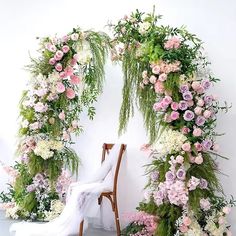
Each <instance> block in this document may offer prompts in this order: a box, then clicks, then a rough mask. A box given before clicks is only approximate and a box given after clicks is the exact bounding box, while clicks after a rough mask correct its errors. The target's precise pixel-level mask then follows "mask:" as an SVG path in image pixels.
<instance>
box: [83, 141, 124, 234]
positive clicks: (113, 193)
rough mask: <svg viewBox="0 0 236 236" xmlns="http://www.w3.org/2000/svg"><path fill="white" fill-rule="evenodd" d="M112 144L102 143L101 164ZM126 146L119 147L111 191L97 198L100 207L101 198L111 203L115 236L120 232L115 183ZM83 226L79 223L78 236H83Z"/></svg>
mask: <svg viewBox="0 0 236 236" xmlns="http://www.w3.org/2000/svg"><path fill="white" fill-rule="evenodd" d="M113 146H114V144H111V143H104V144H103V146H102V149H103V150H102V162H103V161H104V160H105V158H106V154H108V153H109V150H110V149H112V147H113ZM126 147H127V145H125V144H121V146H120V152H119V154H118V155H119V156H118V159H117V164H116V170H115V175H114V183H113V191H110V192H103V193H102V194H101V195H100V197H99V198H98V204H99V205H101V203H102V199H103V197H106V198H108V199H109V201H110V202H111V207H112V211H113V212H114V214H115V222H116V231H117V236H120V234H121V230H120V220H119V211H118V205H117V182H118V175H119V170H120V164H121V160H122V157H123V154H124V152H125V150H126ZM83 226H84V221H82V222H81V223H80V229H79V236H83Z"/></svg>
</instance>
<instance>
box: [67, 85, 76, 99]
mask: <svg viewBox="0 0 236 236" xmlns="http://www.w3.org/2000/svg"><path fill="white" fill-rule="evenodd" d="M66 96H67V98H69V99H73V98H75V91H74V90H73V89H72V88H67V89H66Z"/></svg>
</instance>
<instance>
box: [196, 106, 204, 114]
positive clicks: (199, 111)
mask: <svg viewBox="0 0 236 236" xmlns="http://www.w3.org/2000/svg"><path fill="white" fill-rule="evenodd" d="M202 110H203V109H202V107H195V108H194V113H195V114H196V115H198V116H200V115H201V114H202Z"/></svg>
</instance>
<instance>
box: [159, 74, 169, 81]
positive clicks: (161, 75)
mask: <svg viewBox="0 0 236 236" xmlns="http://www.w3.org/2000/svg"><path fill="white" fill-rule="evenodd" d="M158 79H159V80H160V81H165V80H166V79H167V74H165V73H162V74H160V75H159V77H158Z"/></svg>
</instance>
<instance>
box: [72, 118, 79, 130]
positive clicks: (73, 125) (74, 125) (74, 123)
mask: <svg viewBox="0 0 236 236" xmlns="http://www.w3.org/2000/svg"><path fill="white" fill-rule="evenodd" d="M71 125H72V127H73V128H74V129H76V128H78V121H77V120H73V121H72V122H71Z"/></svg>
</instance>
